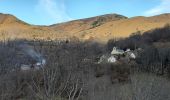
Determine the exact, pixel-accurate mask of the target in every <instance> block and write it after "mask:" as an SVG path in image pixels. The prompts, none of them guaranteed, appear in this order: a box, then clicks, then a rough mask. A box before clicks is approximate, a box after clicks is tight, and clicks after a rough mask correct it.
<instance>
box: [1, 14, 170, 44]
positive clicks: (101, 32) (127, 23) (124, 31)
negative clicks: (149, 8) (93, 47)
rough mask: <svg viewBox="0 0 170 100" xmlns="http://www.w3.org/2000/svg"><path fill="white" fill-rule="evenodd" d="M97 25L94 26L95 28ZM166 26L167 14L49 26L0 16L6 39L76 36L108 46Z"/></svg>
mask: <svg viewBox="0 0 170 100" xmlns="http://www.w3.org/2000/svg"><path fill="white" fill-rule="evenodd" d="M96 22H97V24H94V23H96ZM168 23H170V14H162V15H158V16H152V17H142V16H140V17H133V18H127V17H124V16H121V15H118V14H108V15H102V16H97V17H92V18H87V19H80V20H75V21H70V22H65V23H60V24H55V25H51V26H35V25H29V24H27V23H25V22H23V21H21V20H19V19H17V18H16V17H14V16H12V15H8V14H0V33H3V32H4V31H5V33H6V35H7V36H6V37H9V38H26V39H34V38H37V39H58V38H64V39H65V38H70V37H73V36H75V37H78V38H79V39H82V40H88V39H93V40H96V41H99V42H107V41H108V40H109V39H111V38H114V37H127V36H129V35H130V34H131V33H134V32H137V31H141V32H145V31H148V30H152V29H155V28H160V27H163V26H164V25H166V24H168ZM1 35H2V34H1ZM2 37H3V36H0V38H2Z"/></svg>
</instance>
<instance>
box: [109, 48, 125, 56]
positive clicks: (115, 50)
mask: <svg viewBox="0 0 170 100" xmlns="http://www.w3.org/2000/svg"><path fill="white" fill-rule="evenodd" d="M124 53H125V52H124V50H121V49H117V48H116V47H113V50H112V52H111V54H112V55H123V54H124Z"/></svg>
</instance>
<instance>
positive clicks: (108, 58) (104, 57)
mask: <svg viewBox="0 0 170 100" xmlns="http://www.w3.org/2000/svg"><path fill="white" fill-rule="evenodd" d="M116 61H117V58H116V57H115V56H113V55H111V54H105V55H102V56H101V57H100V59H99V61H98V62H97V63H98V64H100V63H115V62H116Z"/></svg>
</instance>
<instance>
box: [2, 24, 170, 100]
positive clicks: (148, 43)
mask: <svg viewBox="0 0 170 100" xmlns="http://www.w3.org/2000/svg"><path fill="white" fill-rule="evenodd" d="M169 33H170V27H169V26H168V25H167V26H166V27H164V28H161V29H156V30H153V31H149V32H146V33H144V34H143V35H142V34H139V33H138V34H137V33H136V34H134V35H132V36H130V37H129V38H125V39H121V40H115V39H113V40H110V41H109V42H108V44H107V45H103V44H99V43H95V42H80V41H78V40H76V41H54V40H53V41H43V40H34V41H27V40H11V41H7V40H5V39H4V41H3V42H1V43H0V55H1V57H0V99H1V100H169V99H170V96H169V93H170V81H169V75H170V67H169V64H170V58H169V55H170V49H169V47H167V46H166V45H165V46H162V45H161V48H160V47H159V46H155V44H159V43H162V44H163V43H164V44H166V43H168V42H169V40H170V35H169ZM74 40H75V39H74ZM23 43H24V44H26V45H29V46H30V47H32V48H33V49H34V50H35V51H36V52H39V53H40V54H41V55H42V56H43V57H44V58H45V59H46V61H47V63H46V65H45V66H44V67H43V68H42V69H40V70H29V71H21V70H20V66H21V64H27V63H28V64H29V63H32V62H35V61H34V60H35V59H32V58H31V57H30V56H29V55H27V54H24V53H23V52H22V51H21V50H20V46H21V45H20V44H23ZM124 44H126V45H124ZM113 46H118V47H120V48H122V49H125V48H131V49H134V48H142V49H143V51H142V52H141V54H140V56H139V57H138V58H137V59H136V61H135V62H136V63H135V64H124V63H120V64H117V65H115V64H107V63H106V64H96V62H97V61H98V59H97V58H98V57H100V56H101V55H103V54H104V53H108V52H110V49H111V48H112V47H113Z"/></svg>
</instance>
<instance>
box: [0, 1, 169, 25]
mask: <svg viewBox="0 0 170 100" xmlns="http://www.w3.org/2000/svg"><path fill="white" fill-rule="evenodd" d="M0 13H5V14H12V15H14V16H16V17H17V18H19V19H21V20H23V21H25V22H27V23H29V24H34V25H51V24H56V23H61V22H66V21H70V20H76V19H83V18H88V17H93V16H98V15H104V14H111V13H116V14H121V15H124V16H127V17H134V16H153V15H158V14H162V13H170V0H0Z"/></svg>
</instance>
